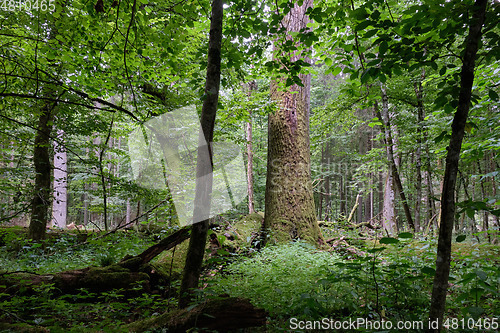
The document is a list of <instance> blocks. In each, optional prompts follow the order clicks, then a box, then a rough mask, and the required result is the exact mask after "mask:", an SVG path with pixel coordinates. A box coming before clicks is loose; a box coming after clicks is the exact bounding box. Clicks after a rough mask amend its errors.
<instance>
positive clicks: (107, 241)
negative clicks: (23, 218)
mask: <svg viewBox="0 0 500 333" xmlns="http://www.w3.org/2000/svg"><path fill="white" fill-rule="evenodd" d="M102 235H103V233H102V234H100V233H89V234H85V237H82V234H81V233H77V232H64V233H63V232H57V237H53V236H52V235H51V233H50V232H49V234H48V237H47V240H45V241H44V242H41V243H38V242H32V241H30V240H28V239H27V238H26V230H22V232H19V230H18V229H17V228H15V229H14V230H11V228H2V229H0V240H1V242H0V244H2V246H0V267H1V270H2V271H4V272H5V271H8V272H12V271H29V272H33V273H38V274H44V273H55V272H60V271H65V270H71V269H78V268H83V267H87V266H106V265H109V264H112V263H115V262H117V261H119V260H120V259H122V258H123V257H124V256H125V255H127V254H129V255H136V254H139V253H140V252H141V251H143V250H145V249H146V248H148V247H149V246H151V245H152V244H154V240H153V238H152V236H144V235H143V234H141V233H137V232H134V231H123V232H122V231H120V232H116V233H113V234H110V235H108V236H106V237H102ZM82 239H85V241H82Z"/></svg>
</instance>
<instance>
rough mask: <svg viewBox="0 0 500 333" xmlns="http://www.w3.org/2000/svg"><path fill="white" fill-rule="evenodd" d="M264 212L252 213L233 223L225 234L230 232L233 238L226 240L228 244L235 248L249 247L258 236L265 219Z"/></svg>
mask: <svg viewBox="0 0 500 333" xmlns="http://www.w3.org/2000/svg"><path fill="white" fill-rule="evenodd" d="M263 215H264V213H252V214H249V215H246V216H244V217H242V218H241V219H240V220H239V221H237V222H236V223H234V224H232V225H231V226H230V227H229V229H228V230H225V231H224V234H229V236H232V237H233V239H232V240H231V239H228V240H226V245H229V246H231V247H233V248H244V247H248V246H249V245H250V243H251V242H252V240H253V239H255V238H256V237H258V235H259V232H260V230H261V228H262V221H263V220H264V216H263Z"/></svg>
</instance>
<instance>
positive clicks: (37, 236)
mask: <svg viewBox="0 0 500 333" xmlns="http://www.w3.org/2000/svg"><path fill="white" fill-rule="evenodd" d="M43 95H44V96H48V97H50V98H51V99H54V98H57V93H56V88H55V87H53V86H46V87H44V93H43ZM41 103H42V107H41V108H40V114H39V116H38V125H37V131H36V134H35V144H34V147H35V148H34V151H33V164H34V166H35V186H34V195H33V198H32V201H31V220H30V225H29V234H28V236H29V238H31V239H33V240H42V239H44V238H45V234H46V227H47V220H48V217H49V214H48V208H49V207H50V206H51V196H50V176H51V163H50V149H51V145H50V135H51V133H52V124H53V121H54V114H55V111H54V109H55V108H56V106H57V103H56V102H52V101H45V100H44V101H41Z"/></svg>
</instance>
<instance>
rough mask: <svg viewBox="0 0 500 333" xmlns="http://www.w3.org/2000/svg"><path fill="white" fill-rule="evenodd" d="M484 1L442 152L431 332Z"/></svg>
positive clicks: (437, 314) (444, 270) (443, 281)
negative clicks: (445, 146)
mask: <svg viewBox="0 0 500 333" xmlns="http://www.w3.org/2000/svg"><path fill="white" fill-rule="evenodd" d="M487 3H488V1H487V0H476V2H475V4H474V8H473V11H472V13H473V14H472V18H471V23H470V27H469V35H468V36H467V40H466V43H465V50H464V56H463V64H462V71H461V75H460V92H459V96H458V107H457V111H456V112H455V116H454V117H453V123H452V125H451V128H452V130H451V138H450V144H449V146H448V154H447V156H446V169H445V173H444V185H443V192H442V195H441V226H440V228H439V240H438V248H437V258H436V275H435V276H434V284H433V288H432V298H431V307H430V311H429V320H430V321H435V320H436V319H437V320H438V322H439V325H438V326H439V327H438V328H437V329H432V328H429V331H431V332H439V331H440V330H441V327H442V324H443V323H442V322H443V316H444V310H445V304H446V293H447V291H448V277H449V274H450V259H451V238H452V232H453V223H454V219H455V185H456V180H457V173H458V161H459V159H460V150H461V148H462V140H463V137H464V132H465V124H466V123H467V117H468V114H469V109H470V103H471V95H472V84H473V83H474V68H475V63H476V55H477V50H478V46H479V42H480V39H481V29H482V27H483V24H484V20H485V16H486V6H487Z"/></svg>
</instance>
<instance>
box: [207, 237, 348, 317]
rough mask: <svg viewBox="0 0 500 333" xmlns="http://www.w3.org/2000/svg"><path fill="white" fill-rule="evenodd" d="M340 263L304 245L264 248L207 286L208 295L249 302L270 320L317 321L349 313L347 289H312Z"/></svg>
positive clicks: (336, 286) (344, 286) (333, 256)
mask: <svg viewBox="0 0 500 333" xmlns="http://www.w3.org/2000/svg"><path fill="white" fill-rule="evenodd" d="M339 261H342V259H341V258H340V257H339V256H338V255H337V254H334V253H328V252H318V251H316V249H315V248H314V247H313V246H311V245H309V244H307V243H305V242H301V241H298V242H292V243H289V244H285V245H274V246H270V247H266V248H264V249H263V250H262V251H261V252H259V253H257V254H255V255H254V256H253V257H251V258H247V259H243V260H240V261H238V262H236V263H233V264H231V265H229V267H228V268H227V272H228V274H225V275H223V276H218V277H216V278H215V279H214V280H213V281H211V285H212V287H211V291H212V292H214V293H219V294H220V293H228V294H231V295H233V296H240V297H245V298H249V299H250V300H251V301H252V303H253V304H255V305H256V306H259V307H262V308H265V309H267V310H268V311H269V312H270V313H271V315H276V316H286V317H288V316H291V315H294V316H305V317H309V318H310V317H311V316H314V317H318V316H321V315H325V314H327V313H331V312H336V311H344V310H345V309H346V308H347V309H350V308H351V306H352V304H354V303H355V300H354V297H355V294H354V293H352V289H351V287H350V286H349V285H348V284H347V283H337V284H332V285H329V286H324V285H320V284H318V281H320V280H322V279H325V278H327V276H328V274H330V273H331V271H330V269H332V268H333V267H334V264H335V263H337V262H339Z"/></svg>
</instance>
